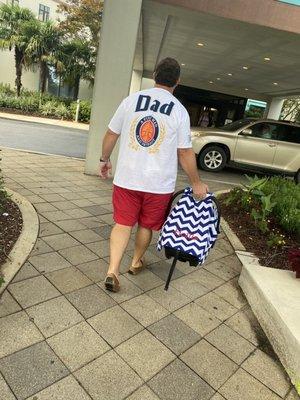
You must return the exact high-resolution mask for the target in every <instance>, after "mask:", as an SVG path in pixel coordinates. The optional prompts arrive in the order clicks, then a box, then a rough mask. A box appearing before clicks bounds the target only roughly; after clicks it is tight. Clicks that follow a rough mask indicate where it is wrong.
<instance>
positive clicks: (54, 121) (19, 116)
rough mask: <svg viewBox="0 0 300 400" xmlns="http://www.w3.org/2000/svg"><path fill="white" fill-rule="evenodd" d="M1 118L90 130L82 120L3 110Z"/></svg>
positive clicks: (0, 114) (0, 113)
mask: <svg viewBox="0 0 300 400" xmlns="http://www.w3.org/2000/svg"><path fill="white" fill-rule="evenodd" d="M0 118H3V119H9V120H12V121H19V122H30V123H36V124H45V125H53V126H59V127H61V128H73V129H78V130H82V131H86V132H88V130H89V125H88V124H84V123H82V122H74V121H64V120H60V119H52V118H43V117H32V116H30V115H22V114H10V113H4V112H1V111H0Z"/></svg>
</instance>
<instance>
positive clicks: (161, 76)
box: [154, 57, 180, 87]
mask: <svg viewBox="0 0 300 400" xmlns="http://www.w3.org/2000/svg"><path fill="white" fill-rule="evenodd" d="M179 77H180V65H179V63H178V61H176V60H175V59H174V58H170V57H167V58H164V59H163V60H161V61H160V62H159V63H158V64H157V65H156V67H155V70H154V80H155V83H157V84H158V85H163V86H168V87H173V86H175V85H176V83H177V81H178V79H179Z"/></svg>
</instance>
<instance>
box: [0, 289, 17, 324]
mask: <svg viewBox="0 0 300 400" xmlns="http://www.w3.org/2000/svg"><path fill="white" fill-rule="evenodd" d="M20 310H21V307H20V306H19V304H18V303H17V302H16V301H15V300H14V298H13V297H12V295H11V294H10V293H9V292H8V291H7V290H6V291H5V292H4V293H3V295H2V296H1V297H0V318H1V317H5V316H6V315H9V314H13V313H15V312H17V311H20Z"/></svg>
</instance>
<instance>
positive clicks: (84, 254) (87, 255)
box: [59, 245, 98, 265]
mask: <svg viewBox="0 0 300 400" xmlns="http://www.w3.org/2000/svg"><path fill="white" fill-rule="evenodd" d="M59 254H60V255H62V256H63V257H64V258H65V259H66V260H68V261H69V262H70V263H71V264H72V265H79V264H82V263H84V262H88V261H93V260H96V259H97V258H98V257H97V256H96V254H94V253H93V252H92V251H90V250H89V249H87V248H86V247H85V246H83V245H79V246H75V247H69V248H67V249H63V250H60V251H59Z"/></svg>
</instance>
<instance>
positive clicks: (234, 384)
mask: <svg viewBox="0 0 300 400" xmlns="http://www.w3.org/2000/svg"><path fill="white" fill-rule="evenodd" d="M219 392H220V393H221V394H222V395H223V396H224V397H225V398H226V399H230V400H241V399H243V400H258V396H259V400H279V399H280V397H279V396H277V395H276V394H275V393H274V392H272V391H271V390H270V389H268V388H267V387H266V386H264V385H263V384H261V383H260V382H259V381H258V380H257V379H255V378H253V376H251V375H249V374H248V373H247V372H246V371H244V370H243V369H239V370H238V371H237V372H236V373H235V374H234V375H233V376H232V377H231V378H230V379H229V380H228V381H227V382H226V383H225V384H224V385H223V386H222V387H221V388H220V389H219Z"/></svg>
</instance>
